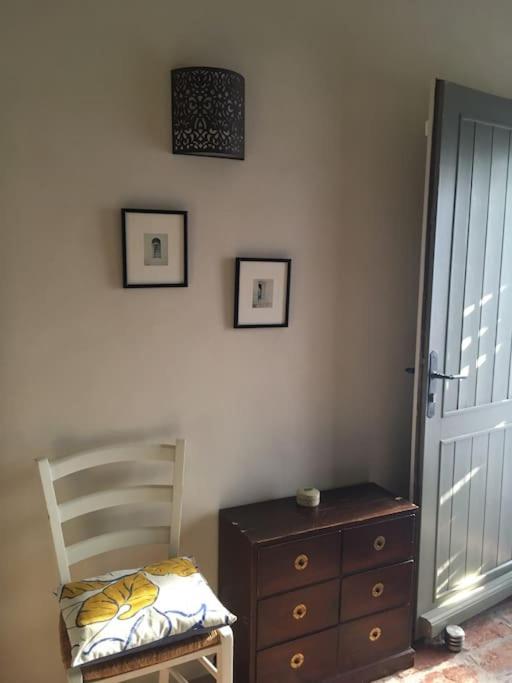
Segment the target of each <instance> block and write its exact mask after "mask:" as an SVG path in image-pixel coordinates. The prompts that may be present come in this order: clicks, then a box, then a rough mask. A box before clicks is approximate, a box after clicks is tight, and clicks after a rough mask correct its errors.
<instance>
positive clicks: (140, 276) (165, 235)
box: [121, 209, 188, 288]
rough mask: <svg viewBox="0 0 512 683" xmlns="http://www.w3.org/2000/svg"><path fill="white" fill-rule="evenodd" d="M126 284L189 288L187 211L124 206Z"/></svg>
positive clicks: (124, 281) (123, 228)
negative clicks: (127, 207) (126, 207)
mask: <svg viewBox="0 0 512 683" xmlns="http://www.w3.org/2000/svg"><path fill="white" fill-rule="evenodd" d="M121 214H122V238H123V287H125V288H129V287H188V263H187V260H188V256H187V212H186V211H159V210H154V209H122V210H121Z"/></svg>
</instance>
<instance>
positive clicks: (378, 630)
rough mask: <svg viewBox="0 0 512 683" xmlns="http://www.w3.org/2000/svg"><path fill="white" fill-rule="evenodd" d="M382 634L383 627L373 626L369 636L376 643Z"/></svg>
mask: <svg viewBox="0 0 512 683" xmlns="http://www.w3.org/2000/svg"><path fill="white" fill-rule="evenodd" d="M381 635H382V629H381V628H379V627H378V626H375V628H372V630H371V631H370V633H369V635H368V638H369V639H370V640H371V641H372V643H374V642H375V641H376V640H379V638H380V637H381Z"/></svg>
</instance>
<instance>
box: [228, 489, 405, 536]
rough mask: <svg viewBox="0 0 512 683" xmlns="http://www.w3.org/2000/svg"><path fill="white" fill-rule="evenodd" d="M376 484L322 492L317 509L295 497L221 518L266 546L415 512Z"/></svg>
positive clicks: (230, 510)
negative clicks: (298, 500) (334, 528)
mask: <svg viewBox="0 0 512 683" xmlns="http://www.w3.org/2000/svg"><path fill="white" fill-rule="evenodd" d="M417 509H418V508H417V506H416V505H414V503H411V502H410V501H408V500H406V499H405V498H400V497H396V496H394V495H393V494H391V493H389V491H386V490H385V489H383V488H381V487H380V486H377V485H376V484H358V485H356V486H349V487H345V488H338V489H330V490H328V491H322V493H321V498H320V505H319V506H318V507H316V508H306V507H300V506H299V505H297V503H296V501H295V496H291V497H289V498H279V499H277V500H268V501H264V502H261V503H252V504H250V505H240V506H237V507H231V508H224V509H223V510H221V511H220V513H219V514H220V518H221V519H223V520H225V521H227V522H230V523H231V524H234V525H236V526H238V527H240V533H242V534H244V536H246V537H247V538H248V540H250V541H251V542H252V543H265V542H267V541H273V540H277V539H280V538H284V537H287V536H293V535H298V534H303V533H308V532H311V531H321V530H329V529H330V528H333V527H339V526H344V525H349V524H356V523H358V522H364V521H368V520H372V519H375V518H376V517H383V516H387V515H396V514H400V513H407V512H414V511H415V510H417Z"/></svg>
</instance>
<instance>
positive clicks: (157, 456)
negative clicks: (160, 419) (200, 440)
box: [50, 444, 176, 481]
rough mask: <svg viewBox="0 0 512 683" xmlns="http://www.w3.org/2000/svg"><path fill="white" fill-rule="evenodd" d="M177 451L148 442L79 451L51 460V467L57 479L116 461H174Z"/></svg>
mask: <svg viewBox="0 0 512 683" xmlns="http://www.w3.org/2000/svg"><path fill="white" fill-rule="evenodd" d="M175 453H176V447H175V446H174V445H171V444H169V445H167V444H165V445H159V444H147V445H145V446H144V447H143V448H141V446H140V445H138V446H137V445H133V446H129V445H128V446H115V447H113V448H105V449H103V450H98V451H90V452H88V453H77V454H76V455H69V456H68V457H66V458H59V459H58V460H53V461H50V468H51V472H52V478H53V480H54V481H56V480H57V479H61V478H62V477H67V476H68V475H70V474H74V473H75V472H80V471H82V470H86V469H90V468H91V467H98V466H99V465H109V464H111V463H116V462H137V461H139V462H147V461H150V460H164V461H165V460H167V461H173V460H174V458H175Z"/></svg>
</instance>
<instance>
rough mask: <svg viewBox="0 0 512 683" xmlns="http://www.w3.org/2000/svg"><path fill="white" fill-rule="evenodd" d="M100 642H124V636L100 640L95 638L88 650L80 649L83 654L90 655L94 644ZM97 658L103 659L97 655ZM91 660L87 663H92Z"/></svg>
mask: <svg viewBox="0 0 512 683" xmlns="http://www.w3.org/2000/svg"><path fill="white" fill-rule="evenodd" d="M100 643H124V638H102V639H101V640H97V641H96V642H95V643H93V644H92V645H91V647H90V648H89V649H88V650H85V649H84V650H82V652H83V654H85V655H90V654H91V652H92V651H93V650H94V648H95V647H96V645H99V644H100ZM78 647H79V646H78ZM98 659H104V658H103V657H99V658H98ZM96 661H97V660H96V659H94V660H93V662H96ZM93 662H87V664H92V663H93Z"/></svg>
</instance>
